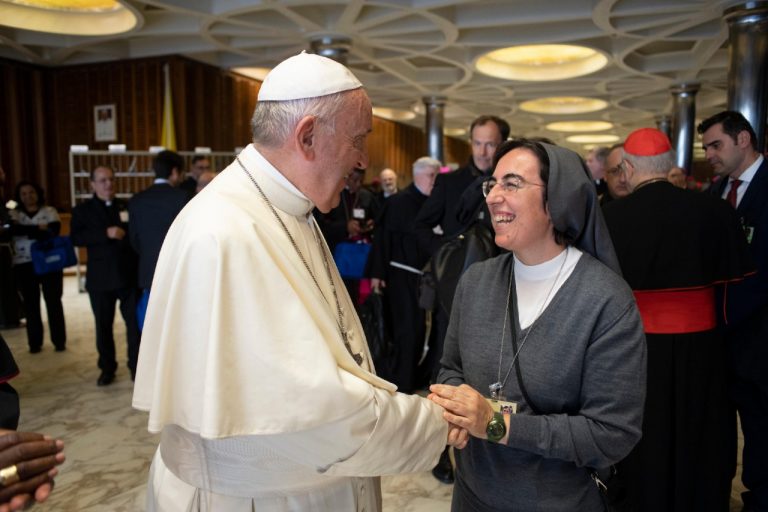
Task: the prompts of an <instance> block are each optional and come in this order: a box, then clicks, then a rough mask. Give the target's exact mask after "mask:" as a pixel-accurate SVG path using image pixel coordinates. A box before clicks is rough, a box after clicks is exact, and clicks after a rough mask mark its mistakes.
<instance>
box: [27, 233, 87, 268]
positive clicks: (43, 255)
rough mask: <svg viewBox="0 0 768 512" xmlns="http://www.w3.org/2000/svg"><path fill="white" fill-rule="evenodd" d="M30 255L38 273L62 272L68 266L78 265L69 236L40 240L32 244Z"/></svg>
mask: <svg viewBox="0 0 768 512" xmlns="http://www.w3.org/2000/svg"><path fill="white" fill-rule="evenodd" d="M30 255H31V256H32V266H33V267H34V268H35V274H37V275H43V274H50V273H52V272H60V271H62V270H64V269H65V268H67V267H72V266H74V265H77V257H76V256H75V248H74V247H73V246H72V240H70V238H69V237H68V236H55V237H53V238H49V239H48V240H38V241H37V242H35V243H33V244H32V247H31V249H30Z"/></svg>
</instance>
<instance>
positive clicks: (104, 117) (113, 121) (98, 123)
mask: <svg viewBox="0 0 768 512" xmlns="http://www.w3.org/2000/svg"><path fill="white" fill-rule="evenodd" d="M116 116H117V112H116V110H115V105H114V104H112V105H96V106H94V107H93V121H94V122H93V125H94V126H95V127H96V128H95V130H96V133H95V137H94V139H95V140H96V141H107V140H117V118H116Z"/></svg>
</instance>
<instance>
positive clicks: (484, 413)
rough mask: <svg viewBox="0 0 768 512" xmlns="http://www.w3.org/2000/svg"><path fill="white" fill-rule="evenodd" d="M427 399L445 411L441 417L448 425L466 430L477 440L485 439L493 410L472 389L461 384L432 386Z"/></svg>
mask: <svg viewBox="0 0 768 512" xmlns="http://www.w3.org/2000/svg"><path fill="white" fill-rule="evenodd" d="M429 390H430V391H431V393H430V394H429V396H428V397H427V398H429V399H430V400H432V401H433V402H435V403H436V404H437V405H439V406H440V407H442V408H443V409H445V412H444V413H443V417H444V418H445V420H446V421H448V422H449V423H451V424H453V425H456V426H457V427H461V428H463V429H466V430H467V431H468V432H469V433H470V434H471V435H473V436H474V437H477V438H479V439H487V438H488V436H487V435H486V433H485V429H486V427H487V426H488V422H489V421H491V419H492V418H493V408H492V407H491V404H489V403H488V401H487V400H486V399H485V397H484V396H483V395H481V394H480V393H478V392H477V391H476V390H475V389H474V388H472V387H470V386H468V385H466V384H462V385H460V386H458V387H456V386H449V385H447V384H432V385H431V386H430V387H429Z"/></svg>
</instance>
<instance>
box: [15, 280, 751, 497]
mask: <svg viewBox="0 0 768 512" xmlns="http://www.w3.org/2000/svg"><path fill="white" fill-rule="evenodd" d="M64 310H65V313H66V319H67V335H68V342H67V351H66V352H63V353H58V352H54V351H53V346H52V345H51V344H50V342H49V341H46V342H45V343H46V345H45V346H44V348H43V351H42V352H41V353H39V354H35V355H32V354H30V353H29V352H28V350H27V346H26V336H25V333H24V330H23V329H13V330H5V331H3V332H2V334H3V337H4V338H5V339H6V341H7V342H8V344H9V345H10V347H11V350H12V351H13V353H14V355H15V357H16V360H17V362H18V364H19V367H20V368H21V375H19V376H18V377H17V378H16V379H14V380H13V382H12V383H13V385H14V387H16V389H17V390H18V391H19V394H20V395H21V400H22V402H21V403H22V417H21V424H20V426H19V428H20V429H21V430H28V431H36V432H44V433H47V434H50V435H52V436H54V437H59V438H61V439H64V441H65V443H66V448H65V453H66V455H67V461H66V462H65V463H64V465H63V466H62V467H61V474H60V476H59V477H58V478H57V480H56V489H55V491H54V493H53V495H52V496H51V498H50V500H49V501H48V502H46V503H44V504H43V505H40V506H38V507H36V508H35V509H34V510H38V511H41V512H42V511H50V512H53V511H55V512H135V511H142V510H144V492H145V483H146V478H147V470H148V468H149V463H150V460H151V458H152V455H153V453H154V450H155V446H156V443H157V438H156V437H155V436H152V435H150V434H149V433H147V430H146V423H147V417H146V414H145V413H143V412H138V411H135V410H133V409H132V408H131V405H130V404H131V392H132V386H131V380H130V376H129V373H128V370H127V369H126V367H125V364H124V363H125V356H124V355H123V356H122V357H120V358H119V359H118V360H119V362H120V365H121V367H120V368H119V369H118V373H117V380H116V382H115V383H114V384H112V385H111V386H107V387H104V388H100V387H97V386H96V378H97V377H98V375H99V371H98V369H97V368H96V350H95V343H94V340H93V317H92V315H91V311H90V307H89V304H88V296H87V295H86V294H80V293H78V292H77V289H76V283H75V278H74V277H67V278H66V279H65V287H64ZM115 333H116V339H117V341H118V353H119V354H124V353H125V341H124V340H125V337H124V334H123V333H124V328H123V326H122V323H121V321H120V319H119V316H118V319H117V320H116V322H115ZM739 469H740V468H739ZM382 481H383V491H384V510H385V511H387V512H396V511H397V512H447V511H448V510H450V498H451V490H452V486H448V485H444V484H441V483H439V482H437V481H436V480H435V479H434V478H432V476H431V474H430V473H429V472H427V473H419V474H415V475H399V476H394V477H385V478H383V480H382ZM741 490H742V489H741V485H740V482H738V476H737V479H736V480H734V487H733V495H734V496H735V497H736V498H735V499H732V501H731V510H732V511H734V512H735V511H739V510H740V509H741V501H740V500H739V498H738V496H739V492H740V491H741Z"/></svg>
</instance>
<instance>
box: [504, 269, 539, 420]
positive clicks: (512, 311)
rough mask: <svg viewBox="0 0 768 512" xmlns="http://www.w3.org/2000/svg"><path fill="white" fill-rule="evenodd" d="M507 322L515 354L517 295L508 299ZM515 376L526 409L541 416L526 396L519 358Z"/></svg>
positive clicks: (514, 294)
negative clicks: (528, 408)
mask: <svg viewBox="0 0 768 512" xmlns="http://www.w3.org/2000/svg"><path fill="white" fill-rule="evenodd" d="M514 261H515V259H514V258H509V262H510V269H509V271H510V273H511V274H512V282H514V277H515V263H514ZM515 287H517V284H516V283H515ZM509 320H510V322H511V324H510V325H511V326H512V328H511V329H510V334H511V336H512V353H513V354H515V353H517V326H518V315H517V293H511V297H510V305H509ZM532 327H533V325H529V326H528V328H529V329H530V328H532ZM515 376H516V377H517V386H518V387H519V388H520V394H522V395H523V400H525V403H527V404H528V407H530V408H531V411H533V413H534V414H538V415H540V414H541V409H539V408H538V407H537V406H536V403H535V402H534V401H533V400H531V396H530V395H529V394H528V390H527V389H526V388H525V384H524V383H523V371H522V370H521V369H520V357H519V355H518V357H516V358H515Z"/></svg>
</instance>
